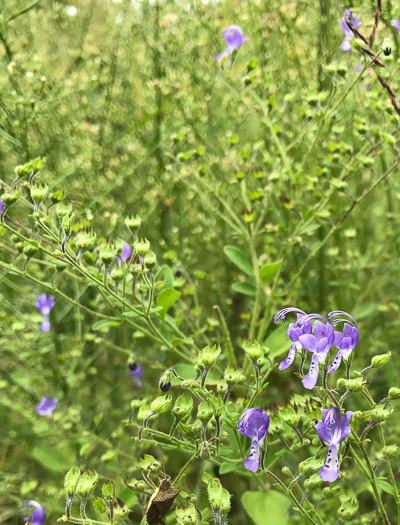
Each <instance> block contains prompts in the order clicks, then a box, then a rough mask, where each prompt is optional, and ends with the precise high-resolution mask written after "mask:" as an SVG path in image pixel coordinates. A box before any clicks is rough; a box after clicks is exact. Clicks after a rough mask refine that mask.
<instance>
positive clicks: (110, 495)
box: [101, 482, 114, 501]
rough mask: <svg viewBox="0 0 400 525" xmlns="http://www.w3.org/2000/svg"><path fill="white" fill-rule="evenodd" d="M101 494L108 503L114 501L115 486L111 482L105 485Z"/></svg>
mask: <svg viewBox="0 0 400 525" xmlns="http://www.w3.org/2000/svg"><path fill="white" fill-rule="evenodd" d="M101 492H102V493H103V497H104V499H106V500H107V501H112V500H113V499H114V485H113V484H112V483H111V482H109V483H103V486H102V488H101Z"/></svg>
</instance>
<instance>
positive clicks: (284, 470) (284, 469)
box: [282, 467, 293, 477]
mask: <svg viewBox="0 0 400 525" xmlns="http://www.w3.org/2000/svg"><path fill="white" fill-rule="evenodd" d="M282 474H285V476H290V477H293V476H292V471H291V470H290V468H289V467H282Z"/></svg>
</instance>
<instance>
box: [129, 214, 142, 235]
mask: <svg viewBox="0 0 400 525" xmlns="http://www.w3.org/2000/svg"><path fill="white" fill-rule="evenodd" d="M141 223H142V219H141V218H140V217H139V215H136V217H134V216H133V215H132V216H131V217H127V218H126V219H125V224H126V225H127V226H128V228H129V229H130V230H131V232H132V233H135V234H136V233H137V232H138V231H139V228H140V225H141Z"/></svg>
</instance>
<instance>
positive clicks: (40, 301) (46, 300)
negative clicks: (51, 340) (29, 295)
mask: <svg viewBox="0 0 400 525" xmlns="http://www.w3.org/2000/svg"><path fill="white" fill-rule="evenodd" d="M53 307H54V295H50V296H49V297H47V295H46V294H45V293H44V294H42V295H39V297H38V298H37V301H36V308H37V309H38V310H39V312H40V313H41V314H42V315H43V320H42V323H41V325H40V329H41V331H42V332H48V331H49V330H50V328H51V324H50V321H49V315H50V312H51V310H52V309H53Z"/></svg>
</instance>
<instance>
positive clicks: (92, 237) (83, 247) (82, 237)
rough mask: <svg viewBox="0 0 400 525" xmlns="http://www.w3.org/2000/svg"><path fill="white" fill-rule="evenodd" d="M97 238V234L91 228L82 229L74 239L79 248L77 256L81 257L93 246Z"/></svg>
mask: <svg viewBox="0 0 400 525" xmlns="http://www.w3.org/2000/svg"><path fill="white" fill-rule="evenodd" d="M96 240H97V235H96V234H95V233H94V232H92V231H91V230H90V229H85V230H81V231H80V232H79V233H78V234H77V236H76V237H75V239H74V242H75V246H76V247H77V249H78V253H77V258H78V259H80V258H81V257H82V255H83V254H84V253H85V252H87V251H89V250H90V249H91V248H93V246H94V245H95V243H96Z"/></svg>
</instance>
